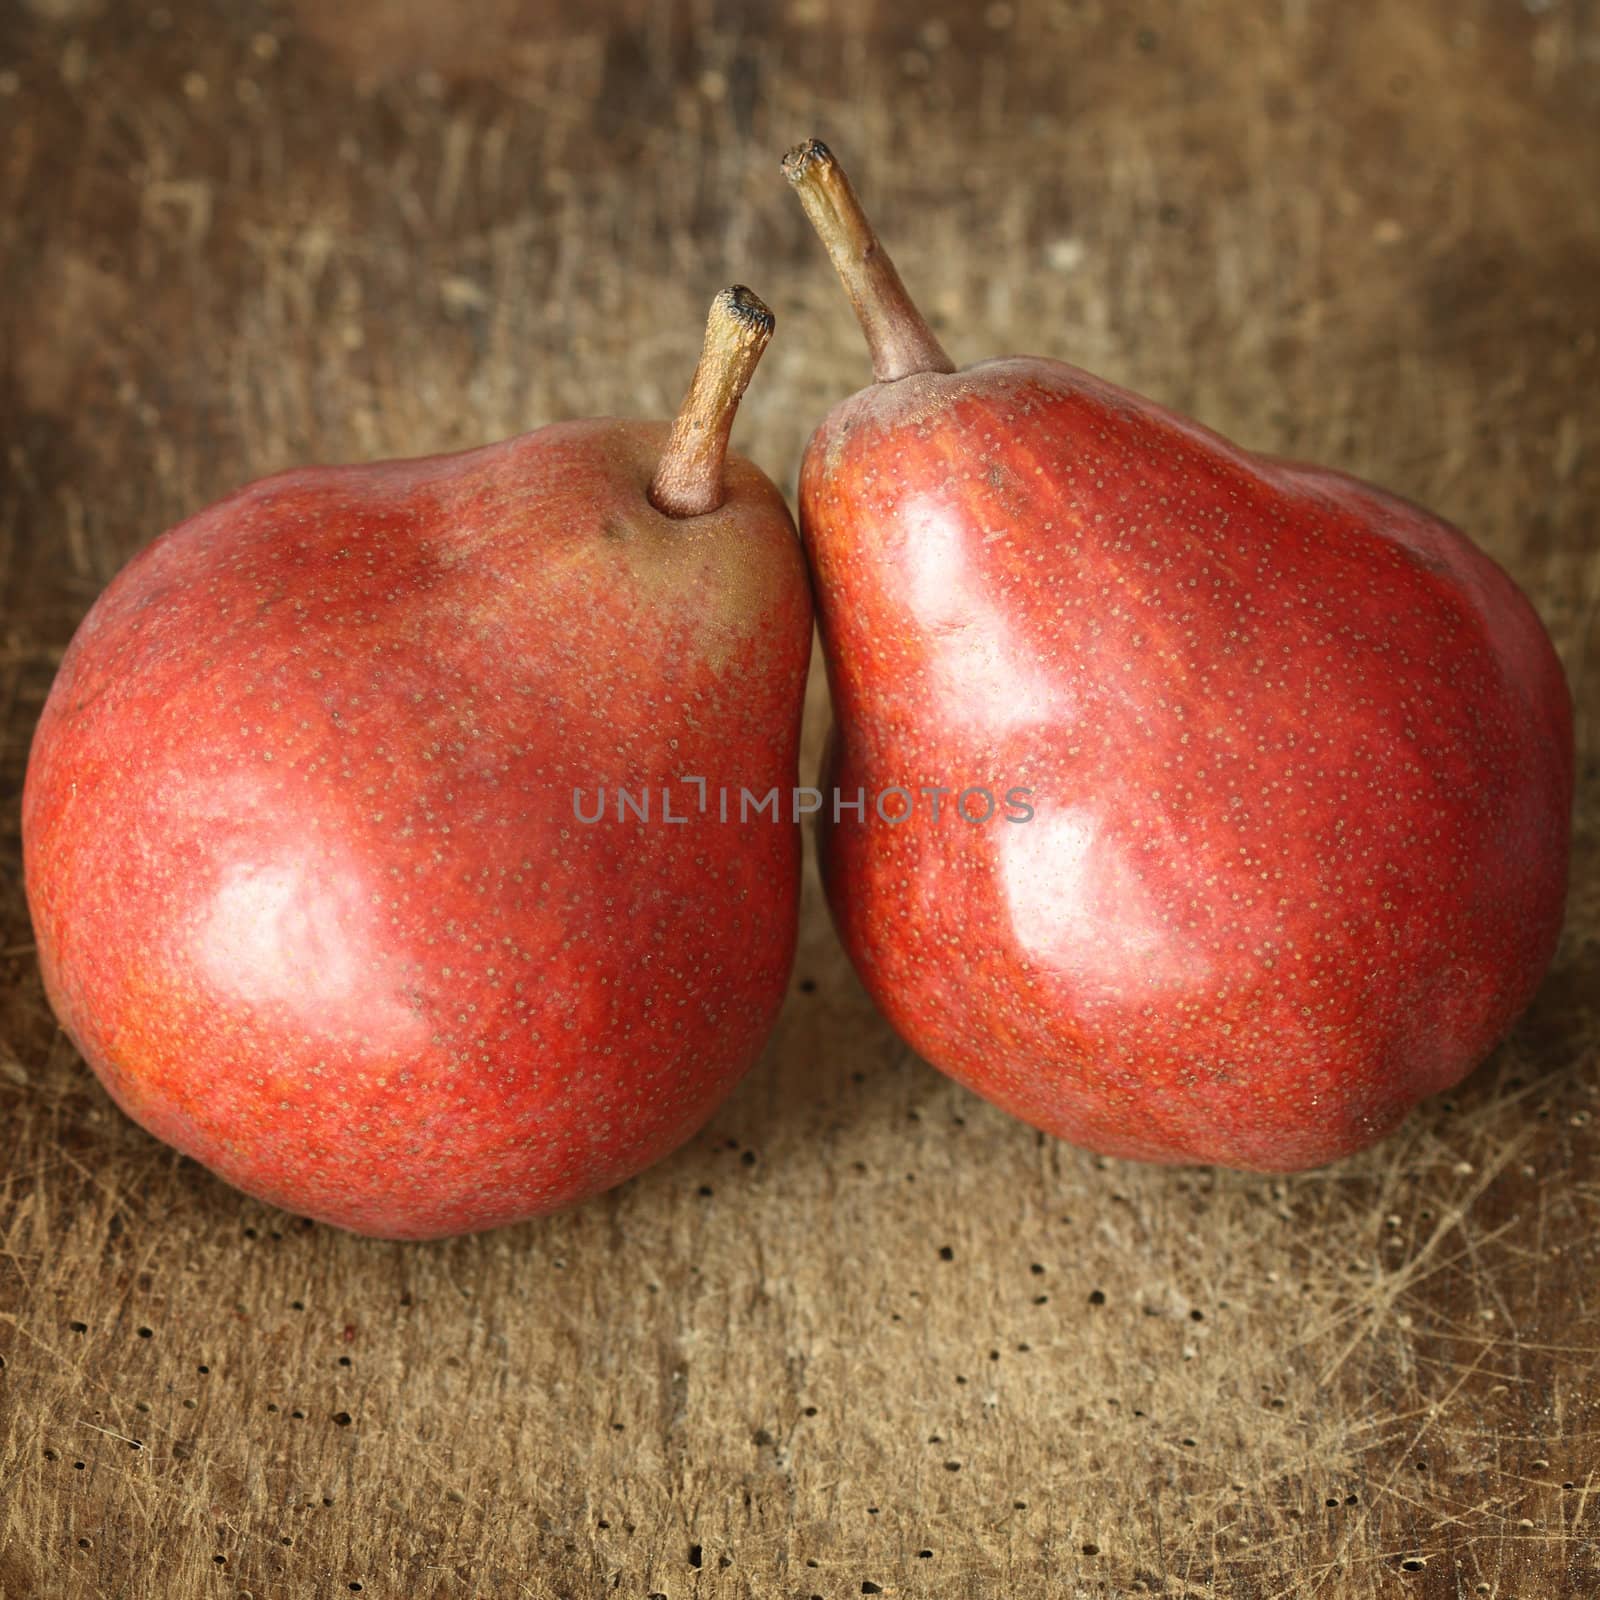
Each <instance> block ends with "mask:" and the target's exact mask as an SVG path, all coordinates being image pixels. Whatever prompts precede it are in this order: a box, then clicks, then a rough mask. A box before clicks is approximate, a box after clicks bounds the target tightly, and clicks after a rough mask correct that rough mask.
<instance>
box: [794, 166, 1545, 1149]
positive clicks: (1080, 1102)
mask: <svg viewBox="0 0 1600 1600" xmlns="http://www.w3.org/2000/svg"><path fill="white" fill-rule="evenodd" d="M791 160H793V158H791ZM890 271H892V269H890ZM896 281H898V280H896ZM858 303H859V301H858ZM868 331H869V336H870V335H871V333H872V332H873V329H872V326H871V324H870V321H869V326H868ZM928 337H929V341H930V345H931V351H929V352H928V353H927V354H926V359H927V360H928V361H929V362H930V363H931V364H932V365H933V366H934V367H938V366H943V367H944V368H946V370H927V369H923V370H916V369H915V367H914V366H913V368H912V370H906V371H903V372H902V373H900V375H898V376H893V377H891V378H890V380H889V381H885V382H880V383H878V384H876V385H874V386H873V387H871V388H869V389H867V390H864V391H863V392H861V393H860V394H858V395H856V396H854V397H853V398H852V399H850V400H847V401H845V402H844V403H843V404H842V405H840V406H839V407H837V408H836V409H835V410H834V412H833V413H832V414H831V415H830V416H829V417H828V418H827V420H826V421H825V422H824V423H823V425H822V426H821V427H820V428H819V429H818V430H817V433H816V435H815V436H814V438H813V440H812V442H811V445H810V447H809V448H808V451H807V454H806V459H805V464H804V468H803V472H802V480H801V507H800V509H801V529H802V533H803V536H804V539H805V542H806V547H807V551H808V554H809V557H810V559H811V562H812V565H813V570H814V575H815V579H816V584H817V591H818V603H819V611H820V620H821V626H822V634H823V642H824V648H825V651H826V655H827V663H828V669H829V682H830V686H831V688H832V692H833V697H834V709H835V730H834V735H833V739H832V744H831V753H830V757H829V770H828V773H827V781H828V782H829V783H831V784H834V785H837V786H838V788H839V789H840V790H841V791H843V793H844V794H845V795H847V796H854V795H855V793H856V791H857V790H858V789H864V790H865V791H866V792H867V793H868V794H869V795H871V794H874V793H876V792H879V791H881V790H883V789H884V788H885V787H886V786H890V785H899V786H903V787H907V788H910V789H912V790H913V791H916V790H917V789H919V788H925V789H929V790H931V789H936V788H937V789H944V790H947V791H949V794H948V796H947V797H945V798H943V800H942V808H943V809H942V812H941V816H940V819H939V820H938V821H934V820H933V818H932V815H931V799H932V797H931V796H929V797H927V798H925V799H923V800H922V802H921V804H920V807H919V810H918V811H917V812H916V813H915V814H914V816H913V818H912V820H911V821H909V822H906V823H903V824H900V825H898V826H889V825H886V824H885V823H884V822H883V821H882V820H881V819H880V818H879V817H876V816H874V815H872V814H871V813H870V812H869V813H868V815H867V816H866V817H865V819H864V820H860V821H858V820H857V818H856V817H855V815H854V813H853V812H847V811H841V812H840V814H839V818H838V821H837V822H836V823H834V825H832V826H831V827H829V828H828V829H827V830H826V833H825V835H824V838H823V852H822V855H823V869H824V876H825V881H826V884H827V887H828V893H829V901H830V904H831V906H832V908H833V912H834V915H835V919H836V921H837V923H838V926H839V929H840V932H841V935H842V937H843V939H844V942H845V944H846V946H847V948H848V949H849V951H850V954H851V957H852V959H853V961H854V963H855V965H856V967H857V970H858V971H859V973H860V974H861V976H862V979H863V981H864V982H865V983H866V984H867V986H868V988H869V989H870V991H871V992H872V994H873V996H874V998H875V999H876V1000H877V1002H878V1004H879V1006H880V1007H881V1008H882V1009H883V1011H884V1012H885V1014H886V1015H887V1016H888V1017H889V1018H890V1020H891V1021H892V1022H893V1023H894V1024H895V1026H896V1027H897V1028H898V1029H899V1031H900V1032H901V1033H902V1035H903V1036H904V1037H905V1038H906V1039H907V1040H908V1041H909V1042H910V1043H911V1044H912V1045H913V1046H914V1047H915V1048H916V1049H917V1050H918V1051H919V1052H920V1053H921V1054H922V1055H924V1056H925V1057H926V1058H927V1059H928V1060H929V1061H931V1062H933V1063H934V1064H935V1065H937V1066H939V1067H942V1068H943V1069H944V1070H945V1071H947V1072H949V1073H950V1074H952V1075H953V1076H954V1077H956V1078H958V1079H959V1080H960V1081H962V1082H963V1083H965V1084H967V1085H969V1086H970V1087H971V1088H973V1089H975V1090H976V1091H978V1092H979V1093H981V1094H983V1095H985V1096H987V1097H988V1098H989V1099H991V1100H993V1101H995V1102H996V1103H997V1104H999V1105H1001V1106H1003V1107H1004V1108H1006V1109H1007V1110H1009V1111H1011V1112H1013V1113H1015V1114H1016V1115H1018V1116H1020V1117H1023V1118H1025V1119H1026V1120H1027V1121H1029V1122H1031V1123H1033V1124H1035V1125H1036V1126H1038V1127H1041V1128H1044V1129H1046V1130H1048V1131H1049V1132H1051V1133H1054V1134H1057V1135H1059V1136H1061V1137H1063V1138H1067V1139H1070V1140H1072V1141H1074V1142H1076V1143H1080V1144H1084V1145H1087V1146H1089V1147H1090V1148H1092V1149H1095V1150H1099V1151H1102V1152H1106V1153H1111V1154H1116V1155H1124V1156H1133V1157H1139V1158H1143V1159H1147V1160H1158V1161H1203V1162H1216V1163H1221V1164H1226V1165H1232V1166H1241V1167H1248V1168H1256V1169H1263V1170H1285V1169H1295V1168H1302V1167H1307V1166H1312V1165H1316V1164H1319V1163H1322V1162H1325V1161H1329V1160H1332V1159H1334V1158H1336V1157H1338V1156H1340V1155H1343V1154H1345V1153H1347V1152H1349V1151H1352V1150H1355V1149H1358V1148H1360V1147H1362V1146H1363V1145H1366V1144H1368V1143H1370V1142H1371V1141H1372V1140H1374V1139H1375V1138H1377V1137H1378V1136H1379V1135H1381V1134H1382V1133H1384V1132H1385V1131H1386V1130H1388V1129H1389V1128H1391V1127H1392V1126H1393V1125H1394V1124H1395V1123H1396V1122H1397V1121H1398V1120H1399V1119H1400V1118H1401V1117H1402V1116H1403V1115H1404V1114H1405V1112H1406V1110H1407V1109H1408V1108H1409V1107H1410V1106H1411V1105H1412V1104H1414V1103H1415V1101H1416V1100H1417V1099H1418V1098H1420V1097H1421V1096H1423V1095H1425V1094H1428V1093H1431V1092H1433V1091H1436V1090H1439V1089H1442V1088H1445V1087H1447V1086H1448V1085H1450V1084H1452V1083H1454V1082H1456V1081H1457V1080H1458V1079H1460V1078H1461V1077H1462V1076H1463V1075H1464V1074H1465V1073H1466V1072H1467V1071H1469V1070H1470V1069H1471V1068H1472V1067H1473V1066H1474V1065H1475V1064H1476V1063H1477V1062H1478V1061H1480V1060H1481V1059H1482V1058H1483V1056H1484V1055H1485V1054H1486V1053H1487V1052H1488V1050H1489V1049H1490V1048H1491V1047H1492V1046H1493V1045H1494V1043H1495V1042H1496V1040H1498V1039H1499V1038H1500V1037H1501V1036H1502V1035H1503V1034H1504V1033H1505V1031H1506V1029H1507V1028H1508V1027H1509V1025H1510V1024H1511V1022H1512V1020H1513V1019H1514V1018H1515V1017H1516V1015H1517V1014H1518V1012H1519V1011H1521V1010H1522V1008H1523V1007H1524V1006H1525V1005H1526V1004H1527V1002H1528V1000H1529V999H1530V997H1531V996H1532V994H1533V992H1534V990H1535V988H1536V986H1537V984H1538V982H1539V979H1540V978H1541V976H1542V975H1543V972H1544V970H1545V968H1546V966H1547V964H1548V962H1549V959H1550V956H1551V954H1552V952H1553V950H1554V946H1555V943H1556V939H1557V936H1558V933H1559V930H1560V925H1561V919H1562V910H1563V904H1564V896H1565V886H1566V868H1567V848H1568V833H1569V815H1570V807H1571V795H1572V780H1573V770H1572V769H1573V758H1572V726H1571V712H1570V701H1569V697H1568V693H1567V688H1566V684H1565V681H1564V679H1563V676H1562V673H1561V669H1560V666H1559V663H1558V661H1557V659H1556V657H1555V654H1554V651H1553V650H1552V649H1551V646H1550V643H1549V641H1548V639H1547V637H1546V635H1545V633H1544V631H1543V629H1542V627H1541V626H1540V624H1539V622H1538V619H1537V618H1536V617H1535V615H1534V613H1533V611H1532V610H1531V608H1530V607H1529V606H1528V604H1527V602H1526V601H1525V600H1524V598H1523V597H1522V595H1521V594H1520V592H1519V591H1518V590H1517V589H1516V587H1515V585H1514V584H1512V582H1511V581H1510V579H1509V578H1507V577H1506V576H1505V574H1504V573H1503V572H1502V571H1501V570H1500V569H1499V568H1498V567H1497V566H1495V564H1494V563H1493V562H1492V561H1490V560H1489V559H1488V558H1487V557H1486V556H1484V555H1483V554H1482V553H1481V552H1479V551H1478V550H1477V549H1476V548H1474V547H1473V546H1472V545H1471V544H1470V543H1469V542H1468V541H1467V540H1466V539H1465V538H1464V537H1463V536H1462V535H1461V534H1460V533H1458V532H1457V531H1456V530H1455V529H1453V528H1451V527H1449V526H1447V525H1446V524H1444V523H1442V522H1440V521H1438V520H1437V519H1436V518H1434V517H1432V516H1430V515H1429V514H1427V513H1426V512H1424V511H1421V510H1420V509H1418V508H1417V507H1414V506H1412V505H1409V504H1407V503H1405V502H1403V501H1401V500H1398V499H1396V498H1394V497H1392V496H1389V495H1386V494H1384V493H1382V492H1381V491H1379V490H1376V489H1373V488H1371V487H1369V486H1367V485H1364V484H1361V483H1358V482H1356V481H1355V480H1353V479H1350V478H1347V477H1343V476H1341V475H1339V474H1336V473H1332V472H1327V471H1322V470H1319V469H1316V468H1309V467H1301V466H1291V465H1287V464H1284V463H1279V462H1275V461H1270V460H1266V459H1263V458H1261V457H1258V456H1253V455H1251V454H1250V453H1248V452H1246V451H1243V450H1240V449H1238V448H1236V447H1235V446H1233V445H1230V444H1229V443H1228V442H1227V441H1225V440H1223V439H1221V438H1220V437H1218V436H1217V435H1215V434H1213V433H1210V432H1209V431H1207V430H1205V429H1203V428H1201V427H1199V426H1198V425H1196V424H1194V423H1191V422H1187V421H1185V420H1183V419H1182V418H1179V417H1177V416H1175V415H1173V414H1172V413H1170V412H1168V411H1166V410H1164V409H1162V408H1161V407H1159V406H1157V405H1154V404H1152V403H1151V402H1149V401H1147V400H1143V399H1141V398H1139V397H1138V396H1135V395H1132V394H1129V393H1127V392H1125V391H1123V390H1120V389H1117V388H1115V387H1114V386H1112V385H1110V384H1107V383H1104V382H1101V381H1100V380H1098V379H1095V378H1093V377H1091V376H1089V375H1088V374H1086V373H1083V372H1081V371H1078V370H1077V369H1074V368H1072V367H1069V366H1066V365H1063V364H1061V363H1059V362H1053V361H1047V360H1041V359H1037V358H1018V359H1010V360H1001V361H991V362H984V363H981V364H979V365H977V366H974V367H971V368H968V369H966V370H964V371H961V372H953V371H950V370H948V366H949V363H948V362H947V361H946V360H942V359H941V358H942V356H943V352H942V351H940V350H938V347H937V344H936V343H931V335H929V336H928ZM879 348H880V346H879V345H878V344H877V343H876V342H875V350H877V349H879ZM926 349H927V347H925V350H926ZM915 359H916V357H915V354H913V361H914V360H915ZM882 366H883V363H882V362H880V370H881V369H882ZM971 786H980V787H983V788H986V789H987V790H988V791H989V792H990V793H991V794H994V795H996V796H1000V795H1003V794H1005V793H1006V792H1007V791H1008V790H1012V789H1014V788H1026V789H1027V790H1029V791H1030V795H1029V804H1030V805H1031V807H1032V811H1033V815H1032V817H1031V819H1029V820H1026V821H1011V820H1008V819H1007V814H1006V813H1004V812H1003V811H999V810H997V812H996V814H995V815H994V816H992V817H991V818H990V819H989V820H987V821H985V822H982V823H972V822H968V821H966V820H964V819H963V817H962V816H961V815H959V814H958V813H957V812H956V811H955V810H954V808H953V803H954V799H955V797H956V796H957V795H958V794H959V792H960V791H961V790H963V789H964V788H968V787H971ZM967 809H968V811H969V813H972V814H976V813H979V812H981V811H982V810H983V802H982V800H981V799H978V798H973V799H972V800H970V801H969V802H968V808H967Z"/></svg>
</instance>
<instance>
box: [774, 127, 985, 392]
mask: <svg viewBox="0 0 1600 1600" xmlns="http://www.w3.org/2000/svg"><path fill="white" fill-rule="evenodd" d="M783 174H784V176H785V177H786V178H787V179H788V180H789V182H790V183H792V184H793V185H794V188H795V193H796V194H798V195H799V196H800V204H801V205H803V206H804V207H805V209H806V216H807V217H809V218H810V219H811V226H812V227H813V228H815V229H816V230H817V233H818V235H819V236H820V237H821V239H822V242H823V244H824V245H825V246H826V247H827V251H828V255H829V257H830V258H831V259H832V261H833V266H834V270H835V271H836V272H837V273H838V274H839V279H840V281H841V282H842V283H843V284H844V288H845V293H846V294H848V295H849V296H850V304H851V305H852V306H854V307H855V313H856V321H857V322H859V323H860V324H861V331H862V332H863V333H864V334H865V335H866V336H867V349H868V351H869V352H870V353H871V355H872V372H873V376H874V377H876V378H877V380H878V382H879V383H893V382H894V381H895V379H896V378H907V377H910V375H911V374H912V373H914V372H954V371H955V370H956V366H955V362H953V361H952V360H951V359H950V357H949V356H947V355H946V354H945V352H944V346H943V345H941V344H940V343H939V341H938V339H937V338H936V337H935V336H934V332H933V329H932V328H930V327H929V326H928V324H927V322H926V321H925V320H924V318H923V315H922V313H921V312H920V311H918V310H917V307H916V303H915V302H914V301H913V300H912V298H911V296H910V295H909V294H907V293H906V286H905V285H904V284H903V283H902V282H901V281H900V274H899V273H898V272H896V271H895V269H894V262H892V261H891V260H890V259H889V256H888V252H887V251H885V250H884V248H883V246H882V245H881V244H879V243H878V236H877V234H876V233H874V232H873V230H872V224H871V223H870V222H869V221H868V220H867V214H866V212H865V211H863V210H862V209H861V202H860V201H859V200H858V199H857V198H856V192H855V190H854V189H853V188H852V187H851V185H850V180H849V178H848V177H846V176H845V171H844V168H843V167H841V166H840V165H839V163H838V162H837V161H835V160H834V158H833V152H832V151H831V150H830V149H829V148H828V147H827V145H825V144H824V143H823V142H822V141H821V140H820V139H808V140H807V141H806V142H805V143H804V144H799V145H796V146H795V147H794V149H793V150H791V151H790V152H789V153H788V155H786V156H785V157H784V158H783Z"/></svg>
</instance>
